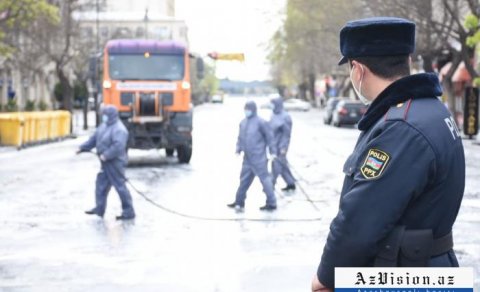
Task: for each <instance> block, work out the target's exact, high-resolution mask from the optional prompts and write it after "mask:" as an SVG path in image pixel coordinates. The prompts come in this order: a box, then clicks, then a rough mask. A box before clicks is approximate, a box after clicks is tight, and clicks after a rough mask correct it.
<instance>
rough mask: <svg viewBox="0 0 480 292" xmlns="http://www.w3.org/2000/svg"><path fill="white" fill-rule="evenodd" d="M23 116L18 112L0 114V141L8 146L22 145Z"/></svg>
mask: <svg viewBox="0 0 480 292" xmlns="http://www.w3.org/2000/svg"><path fill="white" fill-rule="evenodd" d="M22 130H23V117H22V116H20V115H18V114H2V115H0V143H1V144H2V145H8V146H16V147H20V146H22V138H23V133H22Z"/></svg>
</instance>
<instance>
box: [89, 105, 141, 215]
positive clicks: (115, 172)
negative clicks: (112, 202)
mask: <svg viewBox="0 0 480 292" xmlns="http://www.w3.org/2000/svg"><path fill="white" fill-rule="evenodd" d="M102 114H103V115H104V116H107V117H108V120H107V121H106V122H104V123H102V124H101V125H100V126H99V127H98V129H97V130H96V131H95V133H94V134H93V135H92V136H91V137H90V139H88V141H87V142H85V143H83V144H82V145H81V146H80V150H81V151H90V150H92V149H93V148H97V154H98V156H99V157H100V156H103V157H104V161H102V168H101V170H100V172H99V173H98V174H97V181H96V189H95V200H96V207H95V212H96V213H97V215H99V216H103V214H104V213H105V209H106V207H107V196H108V192H109V191H110V189H111V187H112V186H113V187H114V188H115V190H116V191H117V193H118V195H119V196H120V201H121V202H122V216H125V217H134V216H135V212H134V209H133V203H132V196H131V195H130V191H129V190H128V188H127V187H126V185H125V181H126V178H125V166H126V165H127V151H126V149H127V141H128V131H127V129H126V128H125V126H124V125H123V123H122V122H121V121H120V119H119V118H118V111H117V109H116V108H115V107H114V106H111V105H106V106H104V107H103V108H102Z"/></svg>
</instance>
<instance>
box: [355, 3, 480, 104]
mask: <svg viewBox="0 0 480 292" xmlns="http://www.w3.org/2000/svg"><path fill="white" fill-rule="evenodd" d="M364 6H365V8H366V10H367V11H369V13H371V14H373V15H386V16H397V17H403V18H407V19H410V20H412V21H414V22H415V23H416V25H417V42H416V43H417V48H416V53H415V54H416V56H421V57H422V60H423V67H424V70H425V71H427V72H430V71H434V68H433V63H435V59H437V63H438V59H439V57H440V56H442V55H445V51H446V52H448V56H449V61H450V67H449V70H448V72H446V74H445V75H444V76H442V77H443V80H442V84H443V87H444V90H445V92H446V94H447V96H448V103H449V108H450V109H451V110H452V112H456V111H457V109H456V103H455V93H454V86H453V82H452V77H453V75H454V73H455V72H456V70H457V68H458V66H459V65H460V64H461V62H462V61H463V62H464V64H465V66H466V69H467V70H468V72H469V73H470V75H471V76H472V77H477V76H478V73H477V72H476V70H475V68H474V66H473V64H472V58H473V54H474V47H475V45H476V43H478V42H475V41H474V40H473V39H474V38H475V33H476V31H477V30H478V22H475V19H478V16H479V15H478V13H480V11H479V8H480V5H479V3H478V1H475V0H424V1H415V0H364ZM467 15H468V16H467ZM469 39H470V40H471V41H470V42H469ZM438 69H441V68H438Z"/></svg>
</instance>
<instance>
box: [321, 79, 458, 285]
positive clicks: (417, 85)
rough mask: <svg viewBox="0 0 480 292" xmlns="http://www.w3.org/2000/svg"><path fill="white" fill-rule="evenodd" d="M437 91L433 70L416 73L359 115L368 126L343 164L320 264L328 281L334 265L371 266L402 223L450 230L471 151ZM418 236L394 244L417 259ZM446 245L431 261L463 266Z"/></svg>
mask: <svg viewBox="0 0 480 292" xmlns="http://www.w3.org/2000/svg"><path fill="white" fill-rule="evenodd" d="M439 95H441V88H440V85H439V82H438V78H437V77H436V76H435V75H433V74H417V75H411V76H408V77H405V78H402V79H400V80H397V81H396V82H394V83H392V84H391V85H390V86H389V87H387V88H386V89H385V90H384V91H383V92H382V93H381V94H380V95H379V96H378V98H377V99H376V100H375V101H374V102H373V104H372V105H371V106H370V107H369V109H368V111H367V113H366V114H365V116H364V117H363V118H362V120H361V121H360V123H359V129H360V130H361V131H362V132H361V134H360V137H359V139H358V142H357V144H356V146H355V150H354V151H353V153H352V154H351V155H350V157H349V158H348V159H347V161H346V163H345V165H344V173H345V182H344V185H343V189H342V193H341V198H340V209H339V212H338V214H337V216H336V217H335V219H334V220H333V222H332V224H331V226H330V234H329V235H328V239H327V243H326V245H325V248H324V252H323V256H322V260H321V263H320V266H319V268H318V272H317V275H318V278H319V280H320V282H321V283H323V284H324V285H326V286H327V287H333V286H334V267H368V266H373V265H374V264H375V259H376V257H377V256H378V255H379V254H380V253H381V252H382V249H384V248H385V247H384V246H382V243H383V242H382V240H383V239H385V238H386V237H388V236H389V234H391V233H392V230H394V229H395V227H397V226H404V227H405V230H407V231H406V233H408V232H409V231H411V230H417V231H418V230H431V232H432V235H433V239H438V238H442V237H444V236H446V237H447V238H448V237H449V234H450V232H451V230H452V226H453V223H454V221H455V218H456V216H457V213H458V210H459V208H460V202H461V200H462V197H463V191H464V186H465V158H464V152H463V145H462V141H461V138H460V136H459V132H458V129H457V128H456V126H455V123H454V121H453V119H452V117H451V115H450V113H449V111H448V110H447V109H446V108H445V106H444V105H443V104H442V103H441V102H440V101H439V100H438V99H437V98H436V96H439ZM404 235H405V234H404ZM400 240H401V239H400ZM415 241H416V239H415V238H414V239H412V240H407V242H405V240H404V245H409V244H410V245H412V244H413V246H412V248H413V251H411V250H409V246H402V247H397V248H399V250H396V251H395V252H396V253H397V252H399V253H400V254H401V255H400V257H403V256H407V257H408V253H410V252H411V253H413V255H412V257H411V260H413V261H415V260H416V259H415V249H417V247H416V246H415ZM399 244H400V243H399ZM394 246H395V242H394V243H393V244H391V246H387V247H388V248H393V247H394ZM418 248H420V249H421V248H423V247H421V246H420V247H418ZM447 249H448V250H445V249H444V250H440V251H439V252H440V254H435V253H432V251H431V250H426V251H424V252H426V253H427V257H428V261H427V266H433V267H454V266H458V262H457V260H456V257H455V254H454V252H453V250H452V249H451V246H449V247H447ZM402 253H403V255H402ZM387 258H388V255H387ZM407 260H408V259H404V261H407ZM395 261H396V263H395V264H394V265H396V266H401V265H402V263H401V262H399V261H401V259H395ZM386 265H388V264H386ZM404 265H405V266H411V265H415V264H412V263H410V264H404ZM420 265H422V264H420Z"/></svg>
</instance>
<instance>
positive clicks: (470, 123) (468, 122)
mask: <svg viewBox="0 0 480 292" xmlns="http://www.w3.org/2000/svg"><path fill="white" fill-rule="evenodd" d="M478 96H479V91H478V88H475V87H467V88H466V89H465V108H464V111H463V115H464V118H463V121H464V122H463V131H464V133H465V135H467V136H470V137H472V136H475V135H477V133H478Z"/></svg>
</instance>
